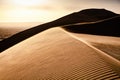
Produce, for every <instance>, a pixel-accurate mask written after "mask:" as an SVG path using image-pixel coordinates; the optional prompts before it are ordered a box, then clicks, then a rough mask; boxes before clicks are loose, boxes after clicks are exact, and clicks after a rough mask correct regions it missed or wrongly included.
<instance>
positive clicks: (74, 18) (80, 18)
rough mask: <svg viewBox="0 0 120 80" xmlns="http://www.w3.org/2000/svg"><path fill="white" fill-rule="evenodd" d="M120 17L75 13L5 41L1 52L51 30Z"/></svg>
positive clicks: (98, 11) (89, 11)
mask: <svg viewBox="0 0 120 80" xmlns="http://www.w3.org/2000/svg"><path fill="white" fill-rule="evenodd" d="M118 15H119V14H115V13H113V12H111V11H108V10H105V9H86V10H82V11H80V12H75V13H72V14H70V15H67V16H64V17H62V18H59V19H57V20H55V21H52V22H48V23H46V24H42V25H39V26H36V27H33V28H30V29H27V30H25V31H22V32H20V33H17V34H15V35H13V36H11V37H9V38H7V39H4V40H3V41H1V42H0V52H2V51H4V50H6V49H7V48H9V47H11V46H13V45H15V44H17V43H19V42H21V41H23V40H25V39H27V38H29V37H31V36H33V35H35V34H37V33H39V32H42V31H44V30H46V29H49V28H53V27H57V26H64V25H70V24H75V23H84V22H95V21H99V20H103V19H107V18H111V17H114V16H118Z"/></svg>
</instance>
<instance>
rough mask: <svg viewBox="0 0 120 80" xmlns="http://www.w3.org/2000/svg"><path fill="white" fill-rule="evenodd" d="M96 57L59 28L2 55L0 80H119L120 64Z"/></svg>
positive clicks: (93, 51) (28, 40)
mask: <svg viewBox="0 0 120 80" xmlns="http://www.w3.org/2000/svg"><path fill="white" fill-rule="evenodd" d="M63 49H64V50H63ZM98 54H101V53H100V52H99V51H97V50H95V49H93V48H91V47H89V46H88V45H86V44H85V43H83V42H80V41H78V40H76V39H74V38H73V37H71V36H70V35H68V34H66V33H65V32H64V31H63V30H61V28H52V29H49V30H46V31H44V32H42V33H39V34H37V35H35V36H33V37H30V38H28V39H26V40H24V41H22V42H20V43H18V44H16V45H15V46H13V47H11V48H9V49H7V50H5V51H3V52H2V54H0V80H59V79H60V80H61V79H65V80H66V79H71V80H76V79H80V80H119V79H120V74H119V73H118V70H116V68H119V67H120V66H119V65H120V64H119V62H118V64H113V63H110V62H109V59H105V57H102V56H100V55H98ZM113 65H114V67H113Z"/></svg>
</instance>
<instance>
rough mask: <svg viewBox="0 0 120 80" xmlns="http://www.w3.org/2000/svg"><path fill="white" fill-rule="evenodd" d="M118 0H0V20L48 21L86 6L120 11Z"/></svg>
mask: <svg viewBox="0 0 120 80" xmlns="http://www.w3.org/2000/svg"><path fill="white" fill-rule="evenodd" d="M119 4H120V3H119V0H91V1H90V0H0V22H49V21H52V20H55V19H57V18H60V17H62V16H64V15H67V14H70V13H72V12H75V11H80V10H82V9H86V8H106V9H108V10H111V11H114V12H116V13H120V5H119Z"/></svg>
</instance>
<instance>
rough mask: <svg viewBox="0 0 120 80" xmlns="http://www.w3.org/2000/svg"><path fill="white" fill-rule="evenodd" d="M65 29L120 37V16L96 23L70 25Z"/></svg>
mask: <svg viewBox="0 0 120 80" xmlns="http://www.w3.org/2000/svg"><path fill="white" fill-rule="evenodd" d="M64 29H66V30H67V31H70V32H74V33H85V34H94V35H103V36H116V37H120V16H117V17H113V18H111V19H107V20H103V21H98V22H95V23H87V24H83V25H70V26H66V27H64Z"/></svg>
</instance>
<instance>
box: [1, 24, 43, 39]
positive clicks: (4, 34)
mask: <svg viewBox="0 0 120 80" xmlns="http://www.w3.org/2000/svg"><path fill="white" fill-rule="evenodd" d="M38 24H40V22H0V39H1V40H2V39H6V38H8V37H11V36H12V35H14V34H16V33H18V32H21V31H24V30H26V29H28V28H31V27H33V26H36V25H38ZM41 24H42V23H41Z"/></svg>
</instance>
